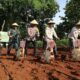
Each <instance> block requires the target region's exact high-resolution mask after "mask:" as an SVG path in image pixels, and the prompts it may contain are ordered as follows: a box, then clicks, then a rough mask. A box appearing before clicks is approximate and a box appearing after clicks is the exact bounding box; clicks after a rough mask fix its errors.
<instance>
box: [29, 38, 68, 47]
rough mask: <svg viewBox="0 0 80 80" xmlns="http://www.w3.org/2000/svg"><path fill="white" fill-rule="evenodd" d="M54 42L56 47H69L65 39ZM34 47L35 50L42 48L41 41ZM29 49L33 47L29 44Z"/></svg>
mask: <svg viewBox="0 0 80 80" xmlns="http://www.w3.org/2000/svg"><path fill="white" fill-rule="evenodd" d="M55 42H56V44H57V46H62V47H65V46H68V45H69V40H68V39H67V38H64V39H61V40H56V41H55ZM36 46H37V48H41V47H43V41H41V40H38V41H36ZM29 47H33V45H32V44H31V43H30V45H29Z"/></svg>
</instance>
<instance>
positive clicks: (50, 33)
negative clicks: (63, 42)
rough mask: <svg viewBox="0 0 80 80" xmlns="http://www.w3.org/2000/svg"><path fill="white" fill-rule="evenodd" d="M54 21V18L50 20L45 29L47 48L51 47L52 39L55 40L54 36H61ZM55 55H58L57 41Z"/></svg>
mask: <svg viewBox="0 0 80 80" xmlns="http://www.w3.org/2000/svg"><path fill="white" fill-rule="evenodd" d="M54 24H55V23H54V22H53V21H52V20H50V21H49V22H48V26H47V27H46V29H45V40H46V42H47V48H48V47H50V41H52V40H53V36H54V37H55V38H56V39H59V37H58V36H57V34H56V32H55V30H54ZM54 55H55V57H56V55H57V47H56V43H55V47H54Z"/></svg>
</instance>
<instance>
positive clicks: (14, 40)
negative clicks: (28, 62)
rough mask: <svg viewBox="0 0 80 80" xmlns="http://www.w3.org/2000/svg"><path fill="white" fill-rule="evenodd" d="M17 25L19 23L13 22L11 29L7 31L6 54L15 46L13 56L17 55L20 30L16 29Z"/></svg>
mask: <svg viewBox="0 0 80 80" xmlns="http://www.w3.org/2000/svg"><path fill="white" fill-rule="evenodd" d="M18 26H19V25H18V24H17V23H13V24H12V27H11V29H10V30H9V31H8V35H9V44H8V51H7V54H8V55H9V54H10V50H11V48H12V47H13V48H16V55H15V56H17V55H19V44H20V40H19V37H20V36H19V35H20V32H19V31H18V29H17V27H18Z"/></svg>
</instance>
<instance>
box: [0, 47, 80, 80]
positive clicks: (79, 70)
mask: <svg viewBox="0 0 80 80" xmlns="http://www.w3.org/2000/svg"><path fill="white" fill-rule="evenodd" d="M1 51H2V52H1V53H2V55H1V56H0V80H80V62H79V61H72V60H69V59H68V57H67V58H66V60H64V61H63V60H61V55H63V54H65V55H68V54H69V50H68V49H67V48H59V49H58V54H59V57H58V58H57V60H54V61H53V62H52V63H51V64H46V63H45V62H44V61H41V60H39V59H36V58H34V57H33V56H32V52H33V50H32V49H29V50H28V55H27V57H26V58H25V59H24V62H23V61H14V60H13V56H7V55H6V49H5V48H3V49H2V50H1ZM14 53H15V50H11V54H14ZM39 53H40V54H41V53H42V50H39Z"/></svg>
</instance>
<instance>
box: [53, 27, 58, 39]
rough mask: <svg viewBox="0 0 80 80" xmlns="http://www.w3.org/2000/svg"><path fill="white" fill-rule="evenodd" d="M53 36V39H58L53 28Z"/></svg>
mask: <svg viewBox="0 0 80 80" xmlns="http://www.w3.org/2000/svg"><path fill="white" fill-rule="evenodd" d="M53 35H54V37H55V38H56V39H59V37H58V36H57V34H56V32H55V30H54V28H53Z"/></svg>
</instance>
